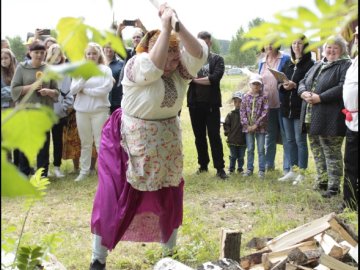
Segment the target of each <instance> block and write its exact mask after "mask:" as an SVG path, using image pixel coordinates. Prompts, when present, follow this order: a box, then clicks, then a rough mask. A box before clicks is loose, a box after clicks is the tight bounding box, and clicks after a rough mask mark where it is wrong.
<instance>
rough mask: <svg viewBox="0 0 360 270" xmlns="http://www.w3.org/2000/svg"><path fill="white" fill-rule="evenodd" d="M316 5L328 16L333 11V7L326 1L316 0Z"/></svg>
mask: <svg viewBox="0 0 360 270" xmlns="http://www.w3.org/2000/svg"><path fill="white" fill-rule="evenodd" d="M315 4H316V6H317V8H318V9H319V10H320V11H321V13H324V14H327V13H328V12H329V11H330V10H331V7H330V5H329V4H328V3H327V2H326V0H315Z"/></svg>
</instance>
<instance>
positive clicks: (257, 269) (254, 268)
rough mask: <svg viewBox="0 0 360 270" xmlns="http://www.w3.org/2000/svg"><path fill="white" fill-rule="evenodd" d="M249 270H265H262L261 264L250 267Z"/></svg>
mask: <svg viewBox="0 0 360 270" xmlns="http://www.w3.org/2000/svg"><path fill="white" fill-rule="evenodd" d="M250 270H265V269H264V266H263V265H262V263H260V264H255V265H253V266H251V267H250Z"/></svg>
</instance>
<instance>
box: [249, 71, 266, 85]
mask: <svg viewBox="0 0 360 270" xmlns="http://www.w3.org/2000/svg"><path fill="white" fill-rule="evenodd" d="M254 82H258V83H261V84H263V82H262V77H261V75H259V74H256V73H253V74H251V76H250V81H249V83H254Z"/></svg>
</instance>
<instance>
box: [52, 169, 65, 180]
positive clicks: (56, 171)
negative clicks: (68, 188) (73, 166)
mask: <svg viewBox="0 0 360 270" xmlns="http://www.w3.org/2000/svg"><path fill="white" fill-rule="evenodd" d="M54 174H55V177H56V178H62V177H64V176H65V175H64V174H63V173H62V172H61V171H60V167H54Z"/></svg>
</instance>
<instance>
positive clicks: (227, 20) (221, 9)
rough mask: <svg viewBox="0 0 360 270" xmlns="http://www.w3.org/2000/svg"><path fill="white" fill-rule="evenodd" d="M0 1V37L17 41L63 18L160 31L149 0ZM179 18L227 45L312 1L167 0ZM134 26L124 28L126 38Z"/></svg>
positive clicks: (52, 26) (194, 30) (101, 25)
mask: <svg viewBox="0 0 360 270" xmlns="http://www.w3.org/2000/svg"><path fill="white" fill-rule="evenodd" d="M112 1H113V8H111V7H110V4H109V0H1V37H2V38H5V37H6V36H9V37H12V38H13V37H15V36H20V37H21V38H22V39H23V40H25V39H26V35H27V33H28V32H32V33H33V32H34V30H35V29H36V28H50V29H55V28H56V25H57V23H58V21H59V19H60V18H62V17H76V18H78V17H83V18H85V21H84V23H85V24H88V25H91V26H93V27H96V28H97V29H99V30H105V29H109V28H110V25H111V23H112V21H113V18H114V19H115V21H118V22H119V21H122V20H124V19H129V20H133V19H136V18H139V19H140V20H141V21H142V22H143V24H144V25H145V27H146V28H147V29H148V30H152V29H159V28H160V27H161V24H160V19H159V17H158V15H157V10H156V8H155V7H154V6H153V5H152V4H151V2H150V0H127V1H124V0H112ZM167 2H168V4H169V5H170V6H171V7H173V8H174V9H175V10H176V12H177V14H178V17H179V19H180V20H181V21H182V23H183V24H184V25H185V27H186V28H187V29H188V30H189V31H190V32H191V33H192V34H194V35H196V34H197V33H198V32H200V31H204V30H206V31H209V32H210V33H211V34H212V35H213V37H214V38H216V39H225V40H231V39H232V37H233V36H235V35H236V32H237V30H238V29H239V28H240V27H241V26H242V27H243V28H244V29H245V30H247V26H248V24H249V22H250V21H251V20H253V19H255V18H256V17H260V18H262V19H264V20H268V21H272V20H274V14H275V13H278V12H280V11H288V10H289V9H291V8H293V7H297V6H304V7H308V8H309V9H311V10H313V11H315V10H316V8H315V4H314V3H315V0H301V1H299V0H271V1H269V0H246V1H245V0H221V1H219V2H216V1H211V0H168V1H167ZM133 31H134V28H133V27H126V28H125V30H124V33H123V37H124V38H125V39H127V38H130V37H131V35H132V33H133Z"/></svg>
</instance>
